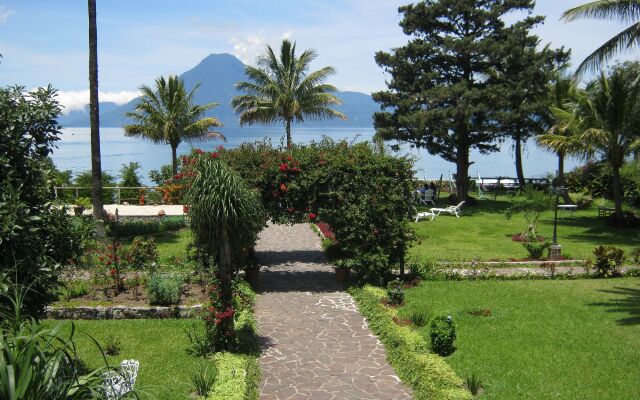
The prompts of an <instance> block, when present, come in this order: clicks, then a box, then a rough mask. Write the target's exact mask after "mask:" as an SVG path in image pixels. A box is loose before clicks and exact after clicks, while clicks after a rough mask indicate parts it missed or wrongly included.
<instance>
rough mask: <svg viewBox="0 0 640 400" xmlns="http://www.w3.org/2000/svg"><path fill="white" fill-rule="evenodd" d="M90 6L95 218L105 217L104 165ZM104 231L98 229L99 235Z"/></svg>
mask: <svg viewBox="0 0 640 400" xmlns="http://www.w3.org/2000/svg"><path fill="white" fill-rule="evenodd" d="M88 2H89V3H88V8H89V110H90V111H89V112H90V119H91V200H92V203H93V218H94V220H96V221H98V220H101V219H103V218H104V206H103V203H102V165H101V159H100V105H99V101H98V33H97V26H96V1H95V0H88ZM101 234H102V232H100V231H99V230H98V235H101Z"/></svg>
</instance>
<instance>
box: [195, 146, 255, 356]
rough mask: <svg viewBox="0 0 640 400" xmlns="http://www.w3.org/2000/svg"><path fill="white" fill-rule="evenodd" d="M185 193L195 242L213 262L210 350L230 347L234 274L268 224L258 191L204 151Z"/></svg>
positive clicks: (209, 329) (208, 330)
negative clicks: (214, 268) (214, 266)
mask: <svg viewBox="0 0 640 400" xmlns="http://www.w3.org/2000/svg"><path fill="white" fill-rule="evenodd" d="M195 172H196V174H195V177H194V179H193V182H192V184H191V186H190V188H189V190H188V192H187V204H189V206H190V211H189V215H190V217H191V229H192V231H193V233H194V239H195V243H196V246H198V247H199V248H200V249H201V250H202V251H203V252H204V254H205V255H206V256H208V258H209V259H211V260H213V261H214V262H215V264H216V267H217V268H216V270H215V275H216V277H215V280H214V283H213V284H212V285H211V287H210V292H211V293H210V294H211V300H212V304H211V307H210V315H208V317H207V319H206V323H207V335H208V339H209V343H208V344H209V346H210V347H211V348H210V350H212V351H221V350H228V349H230V348H231V347H233V345H234V343H235V339H234V324H233V315H234V309H233V293H232V279H233V276H234V274H235V273H236V271H237V270H238V268H239V267H241V266H242V265H241V264H242V260H243V259H245V257H246V255H247V254H248V252H249V250H250V249H252V248H253V246H254V245H255V242H256V240H257V237H258V233H259V232H260V231H261V230H262V228H263V227H264V226H265V223H266V218H267V217H266V215H267V214H266V212H265V210H264V207H263V205H262V202H261V200H260V196H259V195H258V193H257V192H256V191H254V190H252V189H250V188H249V186H248V185H247V184H246V182H245V181H244V180H243V179H242V178H241V177H240V175H238V174H237V173H236V172H234V171H233V170H232V169H231V168H230V167H229V166H227V164H225V163H224V162H222V161H220V160H219V159H217V158H212V157H209V156H208V155H202V156H200V157H198V158H197V165H196V171H195Z"/></svg>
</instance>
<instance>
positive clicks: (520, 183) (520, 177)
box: [513, 132, 526, 190]
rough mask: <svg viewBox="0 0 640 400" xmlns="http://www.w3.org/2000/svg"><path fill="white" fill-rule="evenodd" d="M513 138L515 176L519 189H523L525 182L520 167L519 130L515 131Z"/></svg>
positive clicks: (520, 146) (520, 145) (520, 147)
mask: <svg viewBox="0 0 640 400" xmlns="http://www.w3.org/2000/svg"><path fill="white" fill-rule="evenodd" d="M513 139H514V140H515V153H516V176H517V177H518V186H520V190H524V187H525V186H526V182H525V181H524V171H523V169H522V138H521V136H520V132H516V134H515V135H514V137H513Z"/></svg>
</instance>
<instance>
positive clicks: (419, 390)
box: [349, 285, 473, 400]
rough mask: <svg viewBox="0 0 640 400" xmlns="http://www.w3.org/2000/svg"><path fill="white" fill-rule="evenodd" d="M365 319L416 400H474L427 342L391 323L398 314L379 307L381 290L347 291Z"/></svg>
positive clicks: (419, 336)
mask: <svg viewBox="0 0 640 400" xmlns="http://www.w3.org/2000/svg"><path fill="white" fill-rule="evenodd" d="M349 292H350V293H351V295H352V296H353V297H354V298H355V300H356V302H357V303H358V308H359V310H360V312H361V313H362V314H363V315H364V316H365V318H366V319H367V323H368V324H369V328H371V330H372V331H373V332H374V333H375V334H376V335H377V336H378V338H379V339H380V341H381V342H382V343H383V344H384V346H385V349H386V351H387V359H388V360H389V362H390V363H391V365H392V366H393V367H394V368H395V370H396V372H397V373H398V376H399V377H400V379H402V381H403V382H404V383H405V384H407V385H409V386H410V387H411V388H413V390H414V398H415V399H417V400H445V399H446V400H467V399H472V398H473V396H472V395H471V393H469V392H468V391H467V390H465V389H464V388H463V381H462V379H461V378H460V377H459V376H457V375H456V373H455V372H454V371H453V369H452V368H451V367H450V366H449V365H448V364H447V363H446V361H445V360H444V358H442V357H440V356H438V355H436V354H433V353H431V352H430V351H429V344H428V343H427V341H426V340H425V339H424V338H423V337H422V336H421V335H420V334H419V333H418V332H416V331H415V330H413V329H412V328H411V327H408V326H399V325H397V324H396V323H395V322H394V321H393V317H395V316H397V310H396V309H393V308H389V307H386V306H384V305H383V304H381V303H380V300H381V299H382V298H383V297H384V296H385V292H384V290H383V289H380V288H376V287H372V286H368V285H367V286H364V287H363V288H351V289H349Z"/></svg>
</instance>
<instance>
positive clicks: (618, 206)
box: [611, 165, 624, 224]
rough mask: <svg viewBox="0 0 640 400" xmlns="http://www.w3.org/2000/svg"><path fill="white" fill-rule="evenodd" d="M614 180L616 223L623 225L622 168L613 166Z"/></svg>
mask: <svg viewBox="0 0 640 400" xmlns="http://www.w3.org/2000/svg"><path fill="white" fill-rule="evenodd" d="M611 167H612V168H611V169H612V172H613V179H612V186H613V203H614V207H615V215H616V223H618V224H622V221H623V219H624V217H623V215H622V185H621V184H620V167H619V166H618V165H612V166H611Z"/></svg>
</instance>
